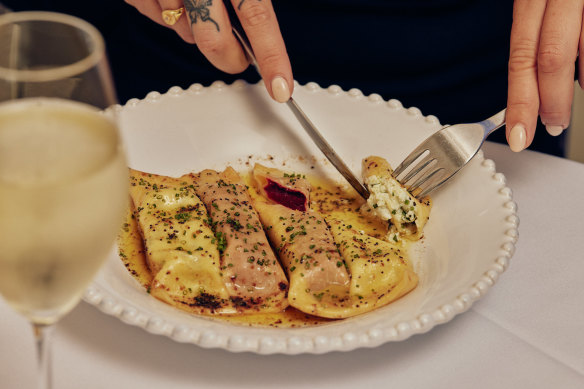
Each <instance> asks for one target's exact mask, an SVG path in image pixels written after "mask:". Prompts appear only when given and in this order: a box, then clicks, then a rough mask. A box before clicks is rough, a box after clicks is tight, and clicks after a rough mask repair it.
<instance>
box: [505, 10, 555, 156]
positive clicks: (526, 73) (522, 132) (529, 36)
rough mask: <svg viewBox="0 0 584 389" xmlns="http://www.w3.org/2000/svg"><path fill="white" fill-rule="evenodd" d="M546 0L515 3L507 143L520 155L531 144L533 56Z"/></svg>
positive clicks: (535, 99) (535, 93)
mask: <svg viewBox="0 0 584 389" xmlns="http://www.w3.org/2000/svg"><path fill="white" fill-rule="evenodd" d="M545 9H546V0H515V3H514V6H513V25H512V27H511V50H510V53H509V86H508V92H507V115H506V122H507V141H508V142H509V146H511V149H512V150H513V151H521V150H523V149H524V148H526V147H527V146H528V145H529V144H530V143H531V142H532V140H533V136H534V133H535V128H536V125H537V116H538V112H539V103H540V101H539V87H538V82H537V52H538V48H539V35H540V31H541V25H542V21H543V15H544V13H545Z"/></svg>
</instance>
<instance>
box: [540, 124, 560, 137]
mask: <svg viewBox="0 0 584 389" xmlns="http://www.w3.org/2000/svg"><path fill="white" fill-rule="evenodd" d="M545 129H546V130H547V132H548V134H550V135H551V136H558V135H560V134H561V133H562V132H564V127H563V126H548V125H546V126H545Z"/></svg>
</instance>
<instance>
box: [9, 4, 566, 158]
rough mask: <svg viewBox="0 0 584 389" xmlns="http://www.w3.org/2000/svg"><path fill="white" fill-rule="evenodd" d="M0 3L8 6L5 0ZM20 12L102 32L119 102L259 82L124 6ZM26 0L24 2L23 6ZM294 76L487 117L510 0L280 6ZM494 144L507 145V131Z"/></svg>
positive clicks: (544, 140)
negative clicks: (194, 87) (64, 17)
mask: <svg viewBox="0 0 584 389" xmlns="http://www.w3.org/2000/svg"><path fill="white" fill-rule="evenodd" d="M0 1H2V0H0ZM2 2H3V3H4V4H5V5H7V6H8V7H10V8H12V9H14V10H23V9H47V10H54V11H59V12H65V13H69V14H73V15H76V16H79V17H81V18H83V19H85V20H87V21H89V22H90V23H92V24H94V25H95V26H96V27H97V28H98V29H99V30H100V31H101V32H102V34H103V35H104V37H105V40H106V45H107V47H108V55H109V59H110V63H111V66H112V71H113V75H114V80H115V83H116V88H117V92H118V96H119V100H120V101H121V102H125V101H127V100H128V99H130V98H133V97H137V98H142V97H144V96H145V95H146V93H148V92H150V91H152V90H156V91H160V92H165V91H167V90H168V89H169V88H170V87H171V86H174V85H178V86H181V87H183V88H187V87H188V86H189V85H191V84H193V83H195V82H198V83H201V84H203V85H209V84H210V83H212V82H213V81H215V80H224V81H226V82H231V81H233V80H235V79H238V78H243V79H245V80H247V81H250V82H255V81H257V80H258V76H257V75H256V74H255V72H254V71H253V70H251V69H248V70H247V71H246V72H245V73H243V74H239V75H228V74H225V73H223V72H221V71H219V70H216V69H215V68H214V67H213V66H212V65H210V64H209V63H208V62H207V60H206V59H205V58H204V57H203V56H202V55H201V54H200V53H199V52H198V50H197V49H196V48H195V47H193V46H192V45H190V44H187V43H185V42H183V41H182V40H181V39H180V38H179V37H178V36H177V35H176V33H175V32H174V31H172V30H170V29H167V28H164V27H161V26H159V25H158V24H156V23H154V22H152V21H151V20H149V19H148V18H146V17H145V16H143V15H141V14H140V13H139V12H138V11H137V10H136V9H134V8H133V7H131V6H129V5H127V4H126V3H124V2H123V1H122V0H102V1H100V2H94V3H91V4H93V5H95V7H93V8H89V7H88V4H89V3H87V2H81V1H78V0H61V1H58V0H53V1H51V0H29V1H22V0H4V1H2ZM22 3H26V4H22ZM273 4H274V8H275V11H276V15H277V16H278V21H279V23H280V28H281V30H282V34H283V36H284V41H285V42H286V47H287V50H288V54H289V56H290V61H291V63H292V70H293V73H294V78H295V79H296V80H298V81H299V82H300V83H301V84H304V83H306V82H309V81H315V82H317V83H319V84H320V85H321V86H323V87H327V86H329V85H331V84H337V85H340V86H341V87H342V88H343V89H345V90H348V89H350V88H358V89H360V90H361V91H363V93H365V94H366V95H367V94H371V93H378V94H380V95H381V96H383V97H384V98H385V99H390V98H395V99H398V100H400V101H401V102H402V103H403V105H404V106H406V107H410V106H415V107H418V108H420V109H421V111H422V113H423V114H424V115H430V114H431V115H435V116H437V117H438V118H439V119H440V122H441V123H445V124H454V123H463V122H474V121H480V120H483V119H486V118H487V117H489V116H491V115H493V114H495V113H497V112H498V111H500V110H501V109H503V108H505V106H506V101H507V62H508V58H509V37H510V31H511V22H512V8H513V1H512V0H500V1H492V0H359V1H355V0H352V1H349V0H310V1H305V2H298V1H290V0H274V1H273ZM564 138H565V136H560V137H551V136H549V135H547V133H546V132H545V128H543V126H542V125H541V123H540V124H539V126H538V130H537V133H536V138H535V141H534V143H533V145H532V147H531V149H536V150H540V151H544V152H547V153H550V154H554V155H560V156H563V155H564ZM489 139H490V140H497V141H504V139H505V133H504V131H503V130H500V131H497V132H496V133H495V134H493V135H491V137H490V138H489Z"/></svg>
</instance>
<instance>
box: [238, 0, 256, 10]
mask: <svg viewBox="0 0 584 389" xmlns="http://www.w3.org/2000/svg"><path fill="white" fill-rule="evenodd" d="M258 1H262V0H258ZM244 2H245V0H240V1H239V4H238V5H237V9H241V6H242V5H243V3H244Z"/></svg>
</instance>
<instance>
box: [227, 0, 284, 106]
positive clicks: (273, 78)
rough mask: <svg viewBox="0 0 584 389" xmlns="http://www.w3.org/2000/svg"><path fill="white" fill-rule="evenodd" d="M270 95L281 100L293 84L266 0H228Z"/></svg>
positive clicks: (272, 14) (282, 46)
mask: <svg viewBox="0 0 584 389" xmlns="http://www.w3.org/2000/svg"><path fill="white" fill-rule="evenodd" d="M231 3H232V4H233V7H234V8H235V12H236V13H237V17H238V18H239V20H240V21H241V25H242V27H243V29H244V30H245V33H246V35H247V37H248V39H249V42H250V44H251V47H252V49H253V51H254V54H255V56H256V59H257V61H258V65H259V68H260V72H261V76H262V78H263V80H264V82H265V84H266V88H267V89H268V92H269V93H270V95H271V96H272V98H273V99H274V100H276V101H278V102H281V103H284V102H286V101H288V100H289V99H290V96H291V95H292V90H293V88H294V79H293V77H292V67H291V65H290V60H289V58H288V53H287V52H286V45H285V44H284V39H283V38H282V33H281V32H280V26H279V25H278V20H277V19H276V14H275V13H274V8H273V7H272V2H271V1H270V0H231Z"/></svg>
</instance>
